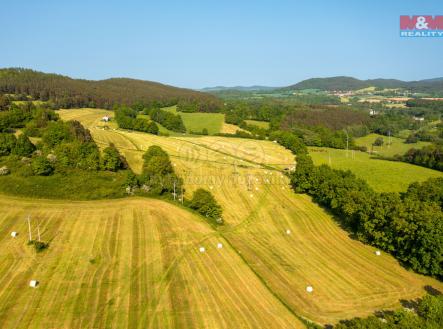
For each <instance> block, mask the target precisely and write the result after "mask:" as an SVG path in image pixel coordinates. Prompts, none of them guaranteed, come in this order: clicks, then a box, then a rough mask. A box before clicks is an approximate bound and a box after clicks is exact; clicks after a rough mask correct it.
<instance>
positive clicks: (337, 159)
mask: <svg viewBox="0 0 443 329" xmlns="http://www.w3.org/2000/svg"><path fill="white" fill-rule="evenodd" d="M309 153H310V155H311V156H312V159H313V160H314V163H315V164H316V165H320V164H329V165H330V166H331V167H332V168H335V169H344V170H347V169H349V170H351V171H352V172H353V173H355V174H356V175H357V176H358V177H360V178H363V179H364V180H366V181H367V182H368V183H369V185H371V186H372V187H373V188H374V189H375V190H376V191H379V192H393V191H405V190H406V189H407V187H408V186H409V184H410V183H412V182H416V181H424V180H426V179H428V178H431V177H442V176H443V173H441V172H439V171H436V170H432V169H428V168H424V167H419V166H415V165H411V164H408V163H404V162H393V161H386V160H378V159H371V156H370V155H369V154H367V153H363V152H358V151H355V152H352V151H349V153H348V157H346V150H337V149H329V148H322V147H321V148H320V147H310V148H309ZM329 158H330V159H331V161H329Z"/></svg>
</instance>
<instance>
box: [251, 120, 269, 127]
mask: <svg viewBox="0 0 443 329" xmlns="http://www.w3.org/2000/svg"><path fill="white" fill-rule="evenodd" d="M245 121H246V123H247V124H248V125H252V126H257V127H259V128H263V129H268V128H269V122H266V121H257V120H245Z"/></svg>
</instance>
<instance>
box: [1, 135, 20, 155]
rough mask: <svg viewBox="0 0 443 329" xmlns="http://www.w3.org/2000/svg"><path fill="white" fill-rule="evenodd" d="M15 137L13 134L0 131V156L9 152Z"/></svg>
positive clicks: (13, 146) (13, 144)
mask: <svg viewBox="0 0 443 329" xmlns="http://www.w3.org/2000/svg"><path fill="white" fill-rule="evenodd" d="M16 142H17V138H16V137H15V136H14V135H13V134H6V133H0V156H2V155H9V154H11V152H12V150H13V149H14V148H15V144H16Z"/></svg>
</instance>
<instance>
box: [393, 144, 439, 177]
mask: <svg viewBox="0 0 443 329" xmlns="http://www.w3.org/2000/svg"><path fill="white" fill-rule="evenodd" d="M395 158H396V159H397V160H400V161H404V162H408V163H412V164H415V165H418V166H422V167H427V168H431V169H435V170H439V171H443V146H442V145H434V144H432V145H429V146H424V147H423V148H421V149H416V148H411V149H410V150H408V151H407V152H406V153H405V154H404V155H401V156H396V157H395Z"/></svg>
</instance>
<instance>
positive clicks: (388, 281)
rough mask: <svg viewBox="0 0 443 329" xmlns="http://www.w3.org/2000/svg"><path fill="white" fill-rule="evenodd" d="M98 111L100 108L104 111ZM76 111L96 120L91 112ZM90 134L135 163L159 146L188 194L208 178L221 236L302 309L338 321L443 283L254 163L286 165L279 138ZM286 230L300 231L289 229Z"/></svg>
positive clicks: (320, 318)
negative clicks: (349, 229) (379, 250)
mask: <svg viewBox="0 0 443 329" xmlns="http://www.w3.org/2000/svg"><path fill="white" fill-rule="evenodd" d="M95 114H96V116H97V117H100V115H101V113H100V112H99V111H98V112H97V113H95ZM62 116H63V117H65V116H66V115H65V113H62ZM69 116H70V117H71V118H72V117H73V116H76V117H77V118H78V119H80V120H81V121H83V122H84V123H85V124H88V123H89V124H90V126H91V127H94V126H95V123H94V121H93V120H92V121H91V113H90V112H88V111H78V112H75V113H72V112H71V113H69ZM83 118H85V119H84V120H83ZM92 133H93V135H94V138H95V139H96V140H97V141H102V142H103V141H110V140H112V141H113V142H114V143H115V144H116V145H117V147H119V148H120V149H121V150H122V151H123V152H125V155H126V156H127V158H128V160H129V163H130V165H131V166H132V167H133V168H134V169H135V170H140V169H141V155H142V152H143V151H144V150H146V149H147V148H148V147H149V146H150V145H153V144H157V145H161V146H162V147H163V148H164V149H165V150H166V151H167V152H168V153H169V154H170V155H171V158H172V160H173V163H174V165H175V167H176V169H177V171H178V172H179V174H180V175H181V176H182V177H184V178H185V184H186V188H187V191H186V194H187V195H188V196H190V194H191V192H192V190H194V189H196V188H197V187H200V186H202V185H203V186H204V187H205V188H207V189H209V190H211V192H213V193H214V195H215V197H216V199H217V200H218V201H219V202H220V203H221V204H222V206H223V208H224V218H225V221H226V225H225V227H224V228H223V230H222V232H221V234H222V235H223V237H224V238H225V239H227V241H229V242H230V243H231V245H232V246H233V247H234V248H235V249H236V250H237V251H238V253H239V255H241V257H242V258H243V259H244V261H245V262H247V264H248V265H249V267H250V268H251V269H252V270H253V271H254V272H255V273H256V274H257V276H258V277H259V278H260V280H261V281H262V283H263V285H264V286H266V287H267V288H268V289H269V291H271V292H272V294H273V295H274V296H276V297H277V298H278V299H280V300H281V301H282V303H284V304H285V305H287V307H288V308H289V309H290V310H291V311H293V312H295V313H296V314H298V315H300V316H303V317H306V318H308V319H311V320H313V321H317V322H319V323H333V322H335V321H337V320H338V319H343V318H349V317H353V316H362V315H367V314H370V313H372V312H373V311H374V310H376V309H381V308H388V307H395V306H398V305H399V299H411V298H416V297H418V296H420V295H422V294H423V293H424V289H423V287H424V286H425V285H427V284H431V285H433V286H434V287H436V288H438V289H440V290H441V289H442V287H443V286H442V284H441V283H438V282H436V281H434V280H432V279H429V278H424V277H422V276H419V275H416V274H414V273H411V272H408V271H406V270H405V269H404V268H402V267H401V266H399V265H398V264H397V262H396V261H395V260H394V259H393V258H392V257H390V256H388V255H385V254H382V256H380V257H376V256H375V255H374V249H373V248H371V247H369V246H365V245H363V244H362V243H359V242H357V241H354V240H352V239H350V238H349V237H348V236H347V234H346V233H345V232H344V231H343V230H342V229H340V228H339V226H338V225H337V224H336V223H335V222H334V221H333V220H332V218H331V217H330V215H328V214H327V213H326V212H325V211H324V210H323V209H321V208H320V207H318V206H317V205H315V204H314V203H312V202H311V201H310V199H309V198H308V197H307V196H305V195H295V194H294V193H293V192H292V191H290V189H289V187H288V185H287V184H288V181H287V179H286V178H285V177H281V176H280V175H281V174H280V173H279V172H277V171H273V170H269V169H263V167H262V166H259V165H257V164H255V163H264V164H273V165H274V166H276V167H279V168H282V167H284V166H286V165H287V163H291V162H292V161H293V160H292V155H291V154H290V153H289V152H288V151H286V150H284V149H283V148H281V147H279V146H278V145H276V144H274V143H271V142H266V141H253V140H242V139H232V138H220V137H200V138H192V137H169V138H164V137H158V136H153V135H148V134H143V133H136V132H132V133H130V132H124V131H104V130H101V129H92ZM242 160H243V161H242ZM248 160H249V161H248ZM251 161H253V162H251ZM277 164H281V165H277ZM248 181H249V182H250V184H249V185H250V190H249V189H248V183H247V182H248ZM268 182H269V183H268ZM286 229H290V230H291V231H292V234H291V235H287V234H285V231H286ZM211 270H212V269H211ZM211 270H208V273H207V275H210V272H211ZM209 280H210V279H209ZM233 282H234V281H233ZM244 282H247V281H244ZM308 284H311V285H313V287H314V293H313V294H308V293H306V292H305V287H306V285H308ZM235 285H237V283H235ZM205 292H206V293H211V292H212V291H211V289H209V290H206V291H205ZM214 295H215V294H214ZM263 302H264V301H263ZM268 315H269V314H268ZM220 321H222V320H221V319H220ZM220 323H221V322H217V325H215V324H214V326H221V325H220ZM273 327H276V326H273ZM277 327H278V325H277Z"/></svg>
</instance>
